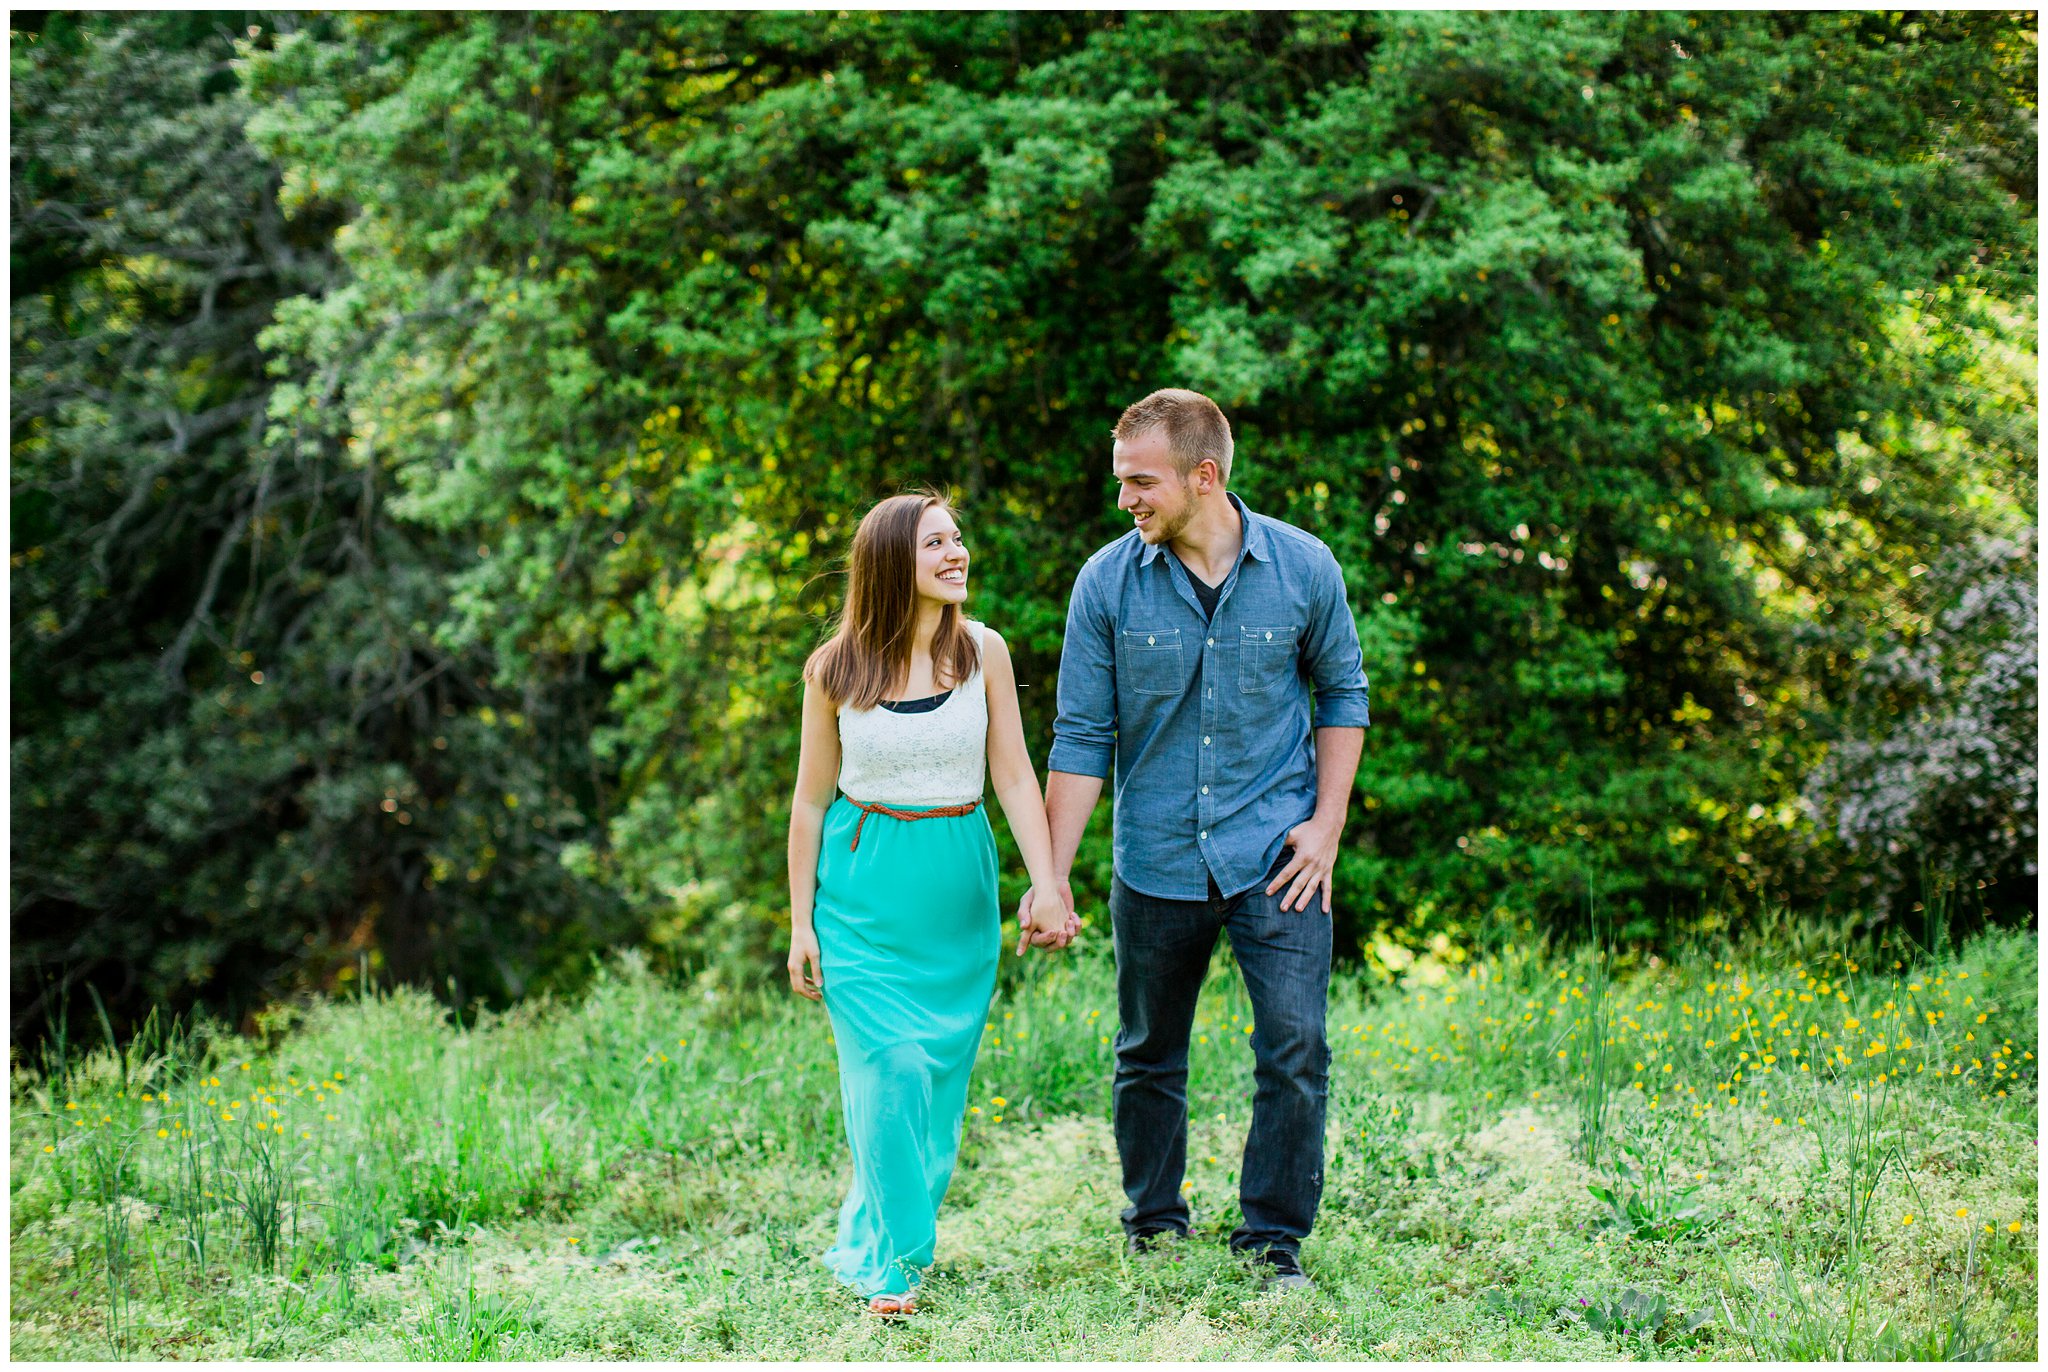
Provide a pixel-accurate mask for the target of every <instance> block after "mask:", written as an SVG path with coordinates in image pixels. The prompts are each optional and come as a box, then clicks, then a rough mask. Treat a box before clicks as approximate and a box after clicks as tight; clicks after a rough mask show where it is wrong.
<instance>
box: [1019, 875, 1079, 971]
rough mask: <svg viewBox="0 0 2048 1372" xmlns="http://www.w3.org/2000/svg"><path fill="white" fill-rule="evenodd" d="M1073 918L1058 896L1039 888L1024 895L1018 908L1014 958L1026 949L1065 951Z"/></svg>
mask: <svg viewBox="0 0 2048 1372" xmlns="http://www.w3.org/2000/svg"><path fill="white" fill-rule="evenodd" d="M1062 885H1064V883H1062ZM1072 918H1073V916H1072V913H1071V912H1070V911H1069V910H1068V909H1067V903H1066V901H1065V900H1063V899H1061V897H1060V896H1059V894H1057V893H1055V892H1053V891H1050V890H1047V889H1045V888H1044V887H1039V886H1034V887H1032V888H1031V889H1030V890H1029V891H1026V892H1025V893H1024V899H1023V901H1022V903H1021V904H1019V906H1018V907H1017V956H1019V957H1022V956H1023V955H1024V949H1025V948H1026V947H1027V946H1035V947H1040V948H1046V947H1051V948H1064V947H1066V946H1067V943H1068V941H1069V940H1070V939H1072V938H1073V930H1072Z"/></svg>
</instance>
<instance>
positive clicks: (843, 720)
mask: <svg viewBox="0 0 2048 1372" xmlns="http://www.w3.org/2000/svg"><path fill="white" fill-rule="evenodd" d="M967 628H968V631H969V632H970V633H972V634H973V635H974V649H975V660H974V670H973V671H972V672H970V673H969V674H968V677H967V680H965V681H963V682H961V683H960V684H959V685H958V686H955V687H954V688H953V691H952V694H950V695H948V696H947V697H946V698H945V700H943V701H941V702H940V703H939V707H938V708H937V709H935V710H926V711H924V712H923V713H921V714H914V715H899V714H897V713H896V712H895V711H894V710H885V709H883V708H882V707H881V706H879V705H877V706H874V707H873V708H871V709H867V710H851V709H848V708H847V707H846V706H844V705H842V706H840V707H839V790H840V792H841V793H842V794H843V795H845V796H846V797H847V798H848V799H851V800H864V801H867V802H869V803H870V804H882V805H903V806H920V805H965V804H966V803H967V802H968V801H970V800H980V799H981V793H982V781H983V779H984V778H985V777H986V776H987V775H988V690H987V688H986V687H985V686H983V685H982V680H981V653H982V626H981V625H980V624H978V623H976V622H975V621H973V620H971V619H970V620H968V621H967Z"/></svg>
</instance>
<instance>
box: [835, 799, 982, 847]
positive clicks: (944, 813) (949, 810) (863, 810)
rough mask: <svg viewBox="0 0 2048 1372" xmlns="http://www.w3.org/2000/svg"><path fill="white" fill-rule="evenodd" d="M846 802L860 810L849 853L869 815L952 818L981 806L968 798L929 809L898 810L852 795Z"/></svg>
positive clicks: (858, 841) (858, 839)
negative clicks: (965, 800) (961, 802)
mask: <svg viewBox="0 0 2048 1372" xmlns="http://www.w3.org/2000/svg"><path fill="white" fill-rule="evenodd" d="M846 803H847V804H848V805H851V806H852V807H853V808H854V809H856V810H858V811H860V819H859V820H858V821H856V822H855V824H854V826H853V842H851V843H849V844H847V845H846V851H847V852H849V853H851V852H856V851H858V850H859V848H860V831H861V826H862V825H864V824H866V823H867V822H868V816H869V815H888V816H890V817H891V818H892V819H952V818H954V817H955V816H958V815H971V814H973V813H974V812H975V811H976V810H978V809H980V808H981V802H980V801H978V800H970V801H968V802H967V803H966V804H965V805H941V806H938V807H937V808H936V809H931V810H898V809H897V808H896V807H894V806H893V805H870V804H868V803H867V802H866V801H864V800H855V799H854V798H853V797H852V796H848V797H847V798H846Z"/></svg>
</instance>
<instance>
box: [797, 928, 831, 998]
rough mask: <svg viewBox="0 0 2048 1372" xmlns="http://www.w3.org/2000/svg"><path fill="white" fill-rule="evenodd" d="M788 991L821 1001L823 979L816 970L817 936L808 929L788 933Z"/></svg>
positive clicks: (822, 975) (820, 973) (823, 987)
mask: <svg viewBox="0 0 2048 1372" xmlns="http://www.w3.org/2000/svg"><path fill="white" fill-rule="evenodd" d="M789 989H790V990H792V991H794V992H796V993H797V994H798V995H800V996H803V997H805V998H806V999H808V1000H822V999H823V998H824V994H825V977H824V974H823V973H822V972H821V971H819V969H818V936H817V935H816V934H814V933H812V932H811V931H810V930H809V929H792V930H790V931H789Z"/></svg>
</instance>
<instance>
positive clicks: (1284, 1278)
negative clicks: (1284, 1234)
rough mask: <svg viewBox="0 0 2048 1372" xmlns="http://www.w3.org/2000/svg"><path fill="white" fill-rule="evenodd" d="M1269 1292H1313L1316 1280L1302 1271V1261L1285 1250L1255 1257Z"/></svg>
mask: <svg viewBox="0 0 2048 1372" xmlns="http://www.w3.org/2000/svg"><path fill="white" fill-rule="evenodd" d="M1252 1260H1253V1261H1254V1262H1255V1263H1257V1264H1258V1267H1259V1271H1260V1275H1261V1276H1262V1278H1263V1280H1264V1284H1265V1287H1266V1289H1267V1290H1268V1291H1313V1290H1315V1285H1316V1284H1315V1280H1314V1279H1313V1278H1312V1277H1310V1276H1309V1274H1308V1273H1306V1272H1304V1271H1302V1270H1301V1259H1300V1258H1298V1257H1296V1256H1295V1255H1294V1254H1292V1253H1290V1252H1288V1251H1287V1250H1286V1249H1284V1248H1268V1249H1266V1250H1265V1251H1264V1252H1262V1253H1256V1254H1254V1255H1253V1257H1252Z"/></svg>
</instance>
